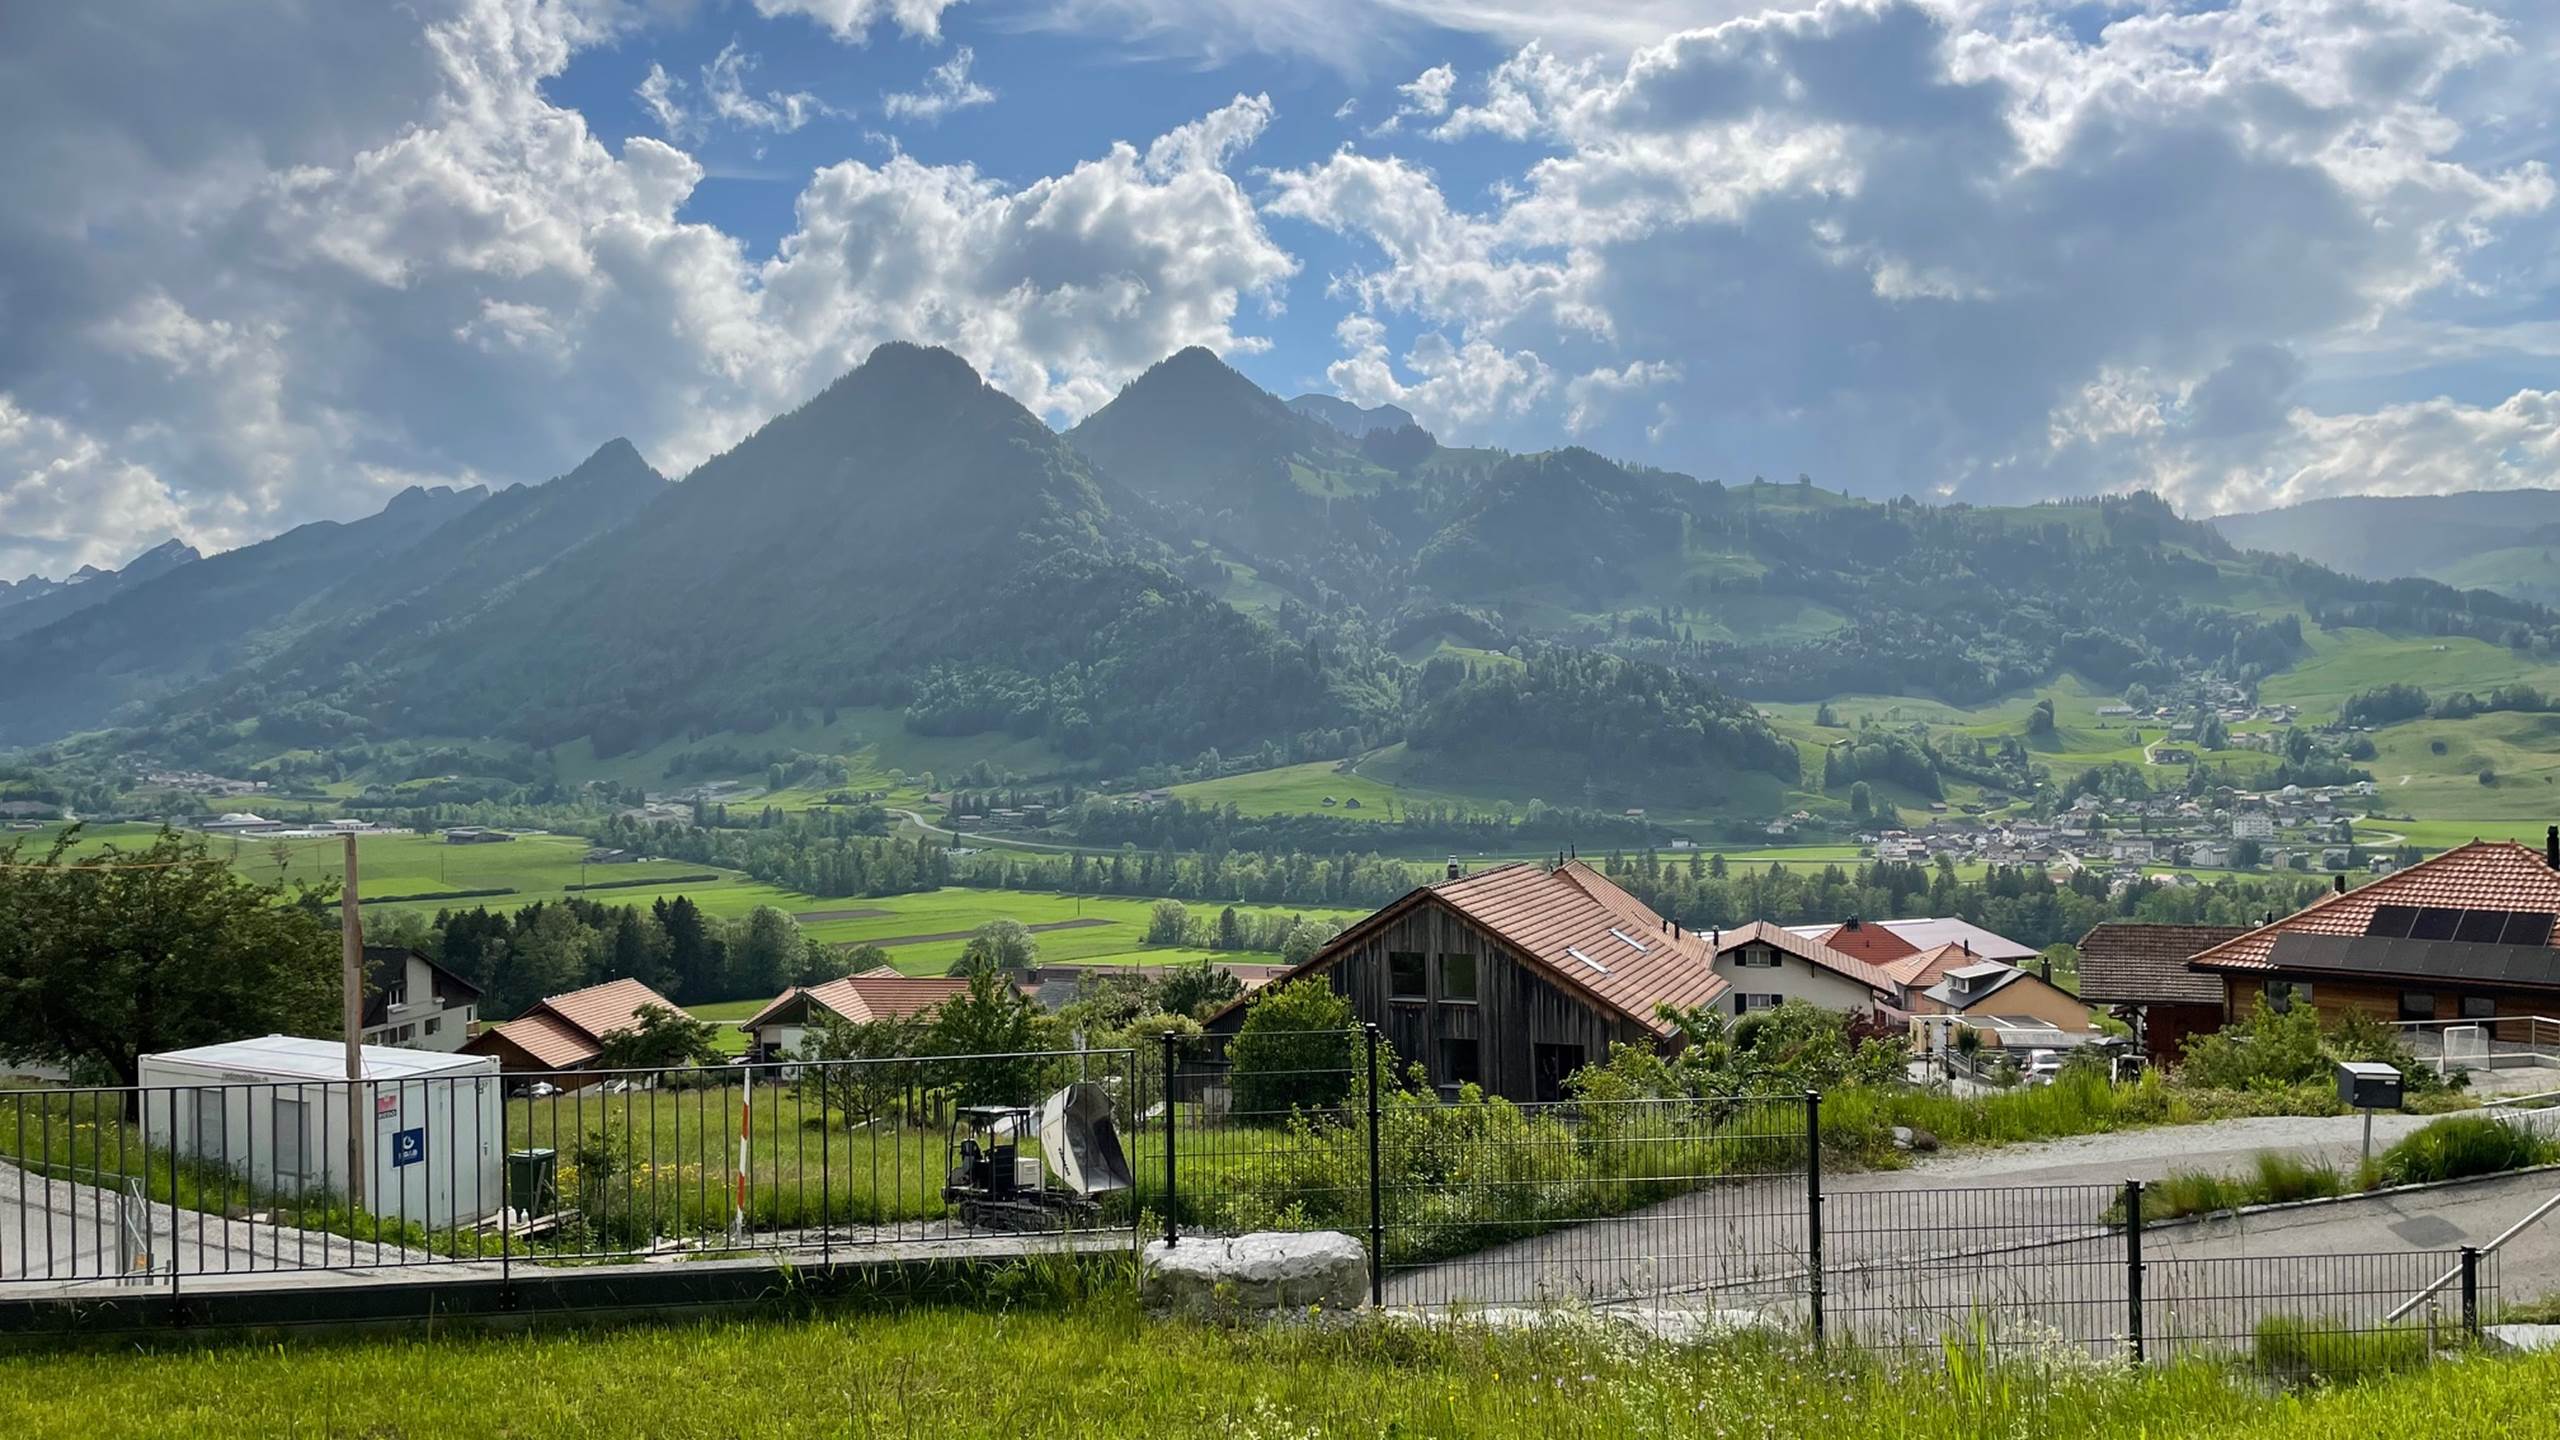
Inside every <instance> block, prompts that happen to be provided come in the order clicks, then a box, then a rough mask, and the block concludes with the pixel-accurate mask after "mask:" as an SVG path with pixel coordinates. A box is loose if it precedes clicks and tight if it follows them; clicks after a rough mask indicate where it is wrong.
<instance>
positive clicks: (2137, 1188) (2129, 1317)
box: [2124, 1180, 2143, 1365]
mask: <svg viewBox="0 0 2560 1440" xmlns="http://www.w3.org/2000/svg"><path fill="white" fill-rule="evenodd" d="M2124 1325H2125V1330H2124V1334H2125V1346H2126V1350H2125V1353H2126V1354H2128V1355H2131V1356H2132V1357H2133V1363H2134V1364H2136V1365H2139V1364H2141V1363H2142V1358H2143V1357H2142V1182H2141V1181H2139V1180H2127V1181H2126V1182H2124Z"/></svg>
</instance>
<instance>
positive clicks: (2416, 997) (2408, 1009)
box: [2400, 990, 2436, 1020]
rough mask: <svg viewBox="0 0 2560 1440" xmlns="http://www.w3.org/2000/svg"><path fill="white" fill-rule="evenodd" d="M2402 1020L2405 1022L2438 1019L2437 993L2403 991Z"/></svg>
mask: <svg viewBox="0 0 2560 1440" xmlns="http://www.w3.org/2000/svg"><path fill="white" fill-rule="evenodd" d="M2400 1018H2401V1019H2403V1020H2433V1019H2434V1018H2436V997H2435V992H2433V991H2431V990H2403V991H2401V992H2400Z"/></svg>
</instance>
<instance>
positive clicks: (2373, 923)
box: [2364, 905, 2418, 940]
mask: <svg viewBox="0 0 2560 1440" xmlns="http://www.w3.org/2000/svg"><path fill="white" fill-rule="evenodd" d="M2417 923H2418V907H2417V906H2415V905H2376V906H2374V907H2373V918H2372V919H2370V920H2367V921H2366V922H2365V925H2364V933H2366V934H2367V935H2380V936H2383V937H2385V938H2388V939H2392V940H2405V939H2407V938H2409V927H2410V926H2412V925H2415V924H2417Z"/></svg>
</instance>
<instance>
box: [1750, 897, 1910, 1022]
mask: <svg viewBox="0 0 2560 1440" xmlns="http://www.w3.org/2000/svg"><path fill="white" fill-rule="evenodd" d="M1707 964H1708V968H1709V969H1711V970H1712V971H1714V972H1715V975H1716V978H1718V979H1720V980H1722V981H1724V982H1725V985H1726V986H1727V987H1728V988H1727V991H1726V993H1725V994H1724V995H1723V996H1721V997H1719V1000H1720V1003H1721V1004H1722V1005H1723V1006H1724V1007H1725V1008H1727V1009H1729V1010H1730V1011H1731V1013H1733V1014H1735V1015H1747V1014H1749V1013H1751V1012H1752V1011H1754V1010H1769V1009H1775V1008H1776V1007H1777V1006H1779V1005H1782V1004H1785V1003H1786V1002H1787V1001H1789V1000H1801V1001H1803V1002H1805V1003H1806V1004H1808V1005H1817V1006H1820V1007H1821V1008H1823V1009H1825V1010H1839V1011H1844V1012H1848V1013H1852V1014H1858V1013H1871V1012H1874V1011H1878V1010H1882V1009H1884V1008H1886V1007H1887V1006H1889V1005H1891V1004H1892V1003H1893V1001H1894V997H1895V995H1896V994H1897V993H1898V987H1897V986H1896V985H1895V984H1894V982H1893V981H1892V980H1891V979H1890V978H1889V977H1887V976H1886V975H1885V973H1884V972H1883V971H1882V970H1879V969H1877V968H1876V967H1875V966H1873V965H1870V964H1868V963H1867V962H1866V961H1864V960H1860V959H1858V958H1857V957H1855V956H1853V955H1850V954H1847V953H1846V952H1843V951H1840V950H1835V949H1833V948H1832V947H1830V946H1829V945H1826V944H1824V943H1822V942H1821V941H1820V940H1816V939H1813V938H1811V937H1809V936H1804V935H1797V934H1794V933H1792V932H1790V931H1788V930H1787V929H1786V928H1785V927H1784V926H1781V925H1772V924H1770V923H1769V922H1768V921H1766V920H1754V921H1752V922H1751V923H1750V924H1748V925H1744V926H1741V927H1740V928H1738V929H1733V930H1724V931H1716V932H1712V933H1711V934H1710V937H1709V940H1708V960H1707Z"/></svg>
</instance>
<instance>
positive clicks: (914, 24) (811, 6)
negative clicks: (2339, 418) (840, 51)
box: [755, 0, 960, 41]
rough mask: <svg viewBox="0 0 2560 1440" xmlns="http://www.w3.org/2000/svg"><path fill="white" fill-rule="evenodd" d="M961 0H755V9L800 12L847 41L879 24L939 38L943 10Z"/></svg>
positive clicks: (765, 12) (759, 11)
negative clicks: (891, 25)
mask: <svg viewBox="0 0 2560 1440" xmlns="http://www.w3.org/2000/svg"><path fill="white" fill-rule="evenodd" d="M959 3H960V0H755V7H756V13H757V14H759V15H765V16H774V15H798V16H801V17H803V18H805V19H807V20H809V21H810V22H812V23H813V24H816V25H819V26H821V27H823V28H824V29H826V30H827V31H828V32H829V33H831V34H833V35H834V36H835V37H836V38H837V39H839V40H844V41H861V40H866V39H869V38H870V35H871V32H872V30H873V29H875V28H876V27H878V26H881V25H886V24H895V25H896V26H897V27H898V28H899V29H901V30H903V31H905V32H906V33H908V34H909V35H913V36H917V37H918V38H920V39H926V40H931V39H936V38H938V37H939V36H940V35H941V34H942V12H943V11H945V10H948V9H950V8H951V7H952V6H954V5H957V4H959Z"/></svg>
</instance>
